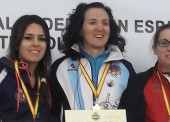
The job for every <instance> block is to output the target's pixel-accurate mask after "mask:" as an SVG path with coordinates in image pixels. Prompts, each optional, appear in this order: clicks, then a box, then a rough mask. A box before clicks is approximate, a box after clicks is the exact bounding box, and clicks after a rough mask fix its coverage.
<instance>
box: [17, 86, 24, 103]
mask: <svg viewBox="0 0 170 122" xmlns="http://www.w3.org/2000/svg"><path fill="white" fill-rule="evenodd" d="M18 94H20V96H18ZM15 99H16V100H17V101H18V99H19V102H20V103H26V98H25V95H24V92H23V91H22V89H20V91H19V93H18V91H16V92H15Z"/></svg>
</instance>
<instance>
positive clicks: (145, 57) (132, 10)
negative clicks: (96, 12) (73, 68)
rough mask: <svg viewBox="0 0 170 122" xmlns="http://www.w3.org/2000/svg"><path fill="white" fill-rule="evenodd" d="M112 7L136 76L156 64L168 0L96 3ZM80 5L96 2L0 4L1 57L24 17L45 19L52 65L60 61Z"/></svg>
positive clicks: (14, 0) (169, 17)
mask: <svg viewBox="0 0 170 122" xmlns="http://www.w3.org/2000/svg"><path fill="white" fill-rule="evenodd" d="M97 1H99V2H103V3H104V4H105V5H107V6H109V7H110V8H111V9H112V11H113V15H114V17H115V19H116V21H117V23H118V24H119V26H120V27H121V34H122V35H123V36H124V37H125V39H126V43H127V45H126V53H125V54H124V55H125V58H126V59H127V60H128V61H130V62H131V63H132V64H133V66H134V68H135V70H136V72H137V73H138V72H141V71H145V70H146V69H148V68H149V67H151V66H153V65H154V64H155V61H156V58H155V57H154V54H153V53H152V50H151V43H152V37H153V34H154V33H155V31H156V29H157V28H158V27H159V26H161V25H162V24H166V23H168V22H169V21H170V14H169V11H170V7H169V5H170V1H169V0H97ZM80 2H85V3H89V2H95V1H94V0H1V3H0V57H2V56H4V55H6V51H7V48H8V45H9V36H10V32H11V27H12V25H13V23H14V22H15V21H16V19H18V18H19V17H20V16H22V15H25V14H37V15H39V16H41V17H42V18H44V19H45V21H46V22H47V24H48V26H49V29H50V34H51V42H52V44H51V48H52V49H51V51H52V56H53V57H52V59H53V61H54V60H56V59H57V58H59V57H61V56H62V54H61V53H60V52H59V51H58V41H59V40H60V35H61V30H62V29H63V28H64V26H65V25H66V18H67V17H68V14H69V13H70V12H71V11H72V9H74V8H75V7H76V6H77V5H78V4H79V3H80Z"/></svg>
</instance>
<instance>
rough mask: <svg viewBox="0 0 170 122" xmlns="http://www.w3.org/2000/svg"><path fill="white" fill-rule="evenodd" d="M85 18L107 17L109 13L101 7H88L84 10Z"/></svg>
mask: <svg viewBox="0 0 170 122" xmlns="http://www.w3.org/2000/svg"><path fill="white" fill-rule="evenodd" d="M85 19H107V20H109V15H108V14H107V12H106V11H105V10H104V9H103V8H90V9H88V10H87V11H86V12H85Z"/></svg>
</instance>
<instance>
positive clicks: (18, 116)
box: [0, 57, 50, 122]
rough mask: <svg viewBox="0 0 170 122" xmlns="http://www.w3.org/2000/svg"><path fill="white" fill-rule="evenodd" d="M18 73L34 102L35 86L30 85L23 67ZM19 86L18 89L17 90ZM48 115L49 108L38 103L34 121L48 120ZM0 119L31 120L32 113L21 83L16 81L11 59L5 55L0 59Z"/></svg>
mask: <svg viewBox="0 0 170 122" xmlns="http://www.w3.org/2000/svg"><path fill="white" fill-rule="evenodd" d="M20 74H21V77H22V79H23V81H24V83H25V86H26V88H27V90H28V92H29V95H30V97H31V100H32V101H33V104H34V103H35V100H36V88H37V87H36V86H35V88H32V87H31V85H30V81H29V78H28V75H27V73H26V71H25V70H24V69H20ZM19 86H20V91H18V87H19ZM18 93H20V97H19V98H20V99H18ZM18 101H19V102H18ZM18 103H19V104H18ZM17 104H18V105H17ZM49 115H50V108H49V107H47V106H42V105H39V108H38V114H37V118H36V122H48V118H49ZM1 121H2V122H33V118H32V114H31V111H30V108H29V106H28V102H27V100H26V97H25V95H24V93H23V90H22V88H21V84H18V83H17V80H16V75H15V69H14V65H13V63H12V61H11V60H9V59H7V58H6V57H2V58H1V59H0V122H1Z"/></svg>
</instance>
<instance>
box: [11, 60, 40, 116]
mask: <svg viewBox="0 0 170 122" xmlns="http://www.w3.org/2000/svg"><path fill="white" fill-rule="evenodd" d="M14 66H15V71H16V73H17V75H18V78H19V81H20V83H21V86H22V88H23V91H24V94H25V96H26V99H27V101H28V105H29V107H30V110H31V113H32V116H33V119H35V118H36V115H37V111H38V103H39V94H37V98H36V101H35V105H33V103H32V101H31V98H30V96H29V93H28V91H27V88H26V86H25V84H24V81H23V79H22V77H21V75H20V72H19V68H18V61H15V62H14ZM39 89H40V77H38V85H37V90H39Z"/></svg>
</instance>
